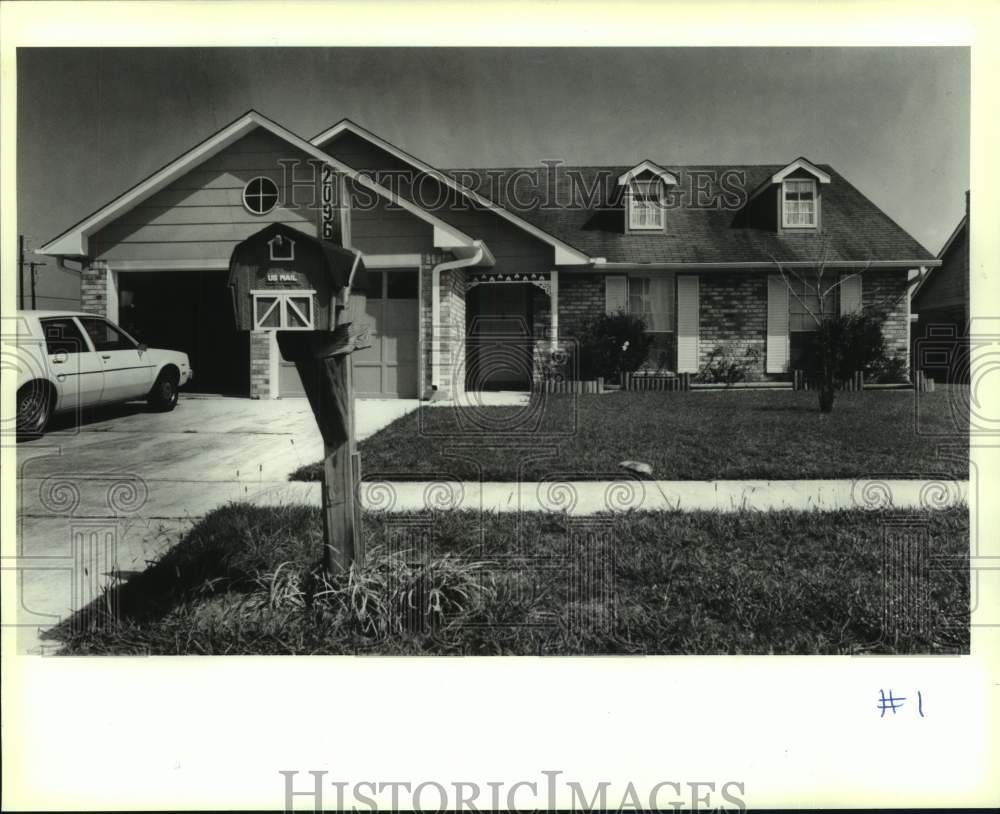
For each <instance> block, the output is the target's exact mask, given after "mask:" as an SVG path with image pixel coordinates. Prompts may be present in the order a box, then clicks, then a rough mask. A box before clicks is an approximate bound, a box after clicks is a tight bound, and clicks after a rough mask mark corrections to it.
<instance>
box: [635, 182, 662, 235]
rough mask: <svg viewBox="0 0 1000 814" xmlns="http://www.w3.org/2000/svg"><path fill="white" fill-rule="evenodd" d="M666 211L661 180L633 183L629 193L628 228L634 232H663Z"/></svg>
mask: <svg viewBox="0 0 1000 814" xmlns="http://www.w3.org/2000/svg"><path fill="white" fill-rule="evenodd" d="M665 213H666V209H664V206H663V200H662V198H661V196H660V181H659V179H656V180H651V181H633V182H632V184H631V187H630V189H629V192H628V228H629V229H630V230H632V231H649V230H654V229H658V230H662V229H663V226H664V222H665V221H664V214H665Z"/></svg>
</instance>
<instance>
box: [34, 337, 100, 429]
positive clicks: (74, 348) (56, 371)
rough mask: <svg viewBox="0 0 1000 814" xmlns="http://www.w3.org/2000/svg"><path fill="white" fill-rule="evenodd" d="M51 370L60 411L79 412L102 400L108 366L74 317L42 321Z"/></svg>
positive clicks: (57, 405)
mask: <svg viewBox="0 0 1000 814" xmlns="http://www.w3.org/2000/svg"><path fill="white" fill-rule="evenodd" d="M40 322H41V324H42V334H43V336H44V337H45V351H46V354H47V355H48V361H49V370H50V371H51V373H52V378H53V382H54V384H55V386H56V393H57V400H56V409H57V410H59V411H60V412H62V411H64V410H77V409H80V408H81V407H89V406H91V405H93V404H97V403H98V402H99V401H100V400H101V393H102V392H103V390H104V364H103V362H102V361H101V359H100V357H99V356H98V355H97V353H96V352H95V351H94V349H93V347H92V346H91V345H90V343H89V342H88V341H87V340H86V339H85V338H84V335H83V331H82V330H80V326H79V325H77V323H76V321H75V320H74V319H73V317H46V318H44V319H42V320H40Z"/></svg>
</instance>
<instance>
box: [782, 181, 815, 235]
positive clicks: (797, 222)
mask: <svg viewBox="0 0 1000 814" xmlns="http://www.w3.org/2000/svg"><path fill="white" fill-rule="evenodd" d="M816 223H817V219H816V182H815V181H814V180H813V179H812V178H786V179H785V180H784V181H783V182H782V186H781V225H782V226H783V227H785V228H789V229H815V228H816Z"/></svg>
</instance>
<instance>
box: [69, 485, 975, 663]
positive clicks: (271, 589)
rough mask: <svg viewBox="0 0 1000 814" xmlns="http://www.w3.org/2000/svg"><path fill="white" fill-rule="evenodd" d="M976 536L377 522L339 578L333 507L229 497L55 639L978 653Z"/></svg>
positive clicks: (943, 517)
mask: <svg viewBox="0 0 1000 814" xmlns="http://www.w3.org/2000/svg"><path fill="white" fill-rule="evenodd" d="M893 529H894V530H896V531H897V532H899V533H898V534H889V535H887V536H886V539H888V540H889V541H890V545H889V547H888V548H884V544H883V536H884V534H883V533H884V531H885V530H890V531H891V530H893ZM968 530H969V523H968V511H967V510H966V509H964V508H955V509H947V510H943V511H937V512H924V513H922V514H920V515H916V516H915V515H914V514H913V513H912V512H898V511H880V512H863V511H857V510H852V511H839V512H828V513H820V512H787V511H786V512H769V513H752V512H741V513H733V514H718V513H706V512H692V513H680V512H670V513H649V512H632V513H628V514H624V515H614V516H612V515H607V516H601V517H596V518H587V519H575V518H569V517H567V516H565V515H543V514H524V515H516V514H502V515H498V514H477V513H471V512H443V513H423V514H419V515H409V516H405V517H404V516H397V515H368V516H366V517H365V519H364V532H365V534H366V539H367V540H368V545H369V551H370V556H369V561H368V563H367V566H366V567H365V568H363V569H360V570H359V571H357V572H353V573H352V575H351V578H350V580H346V579H338V580H335V581H334V582H332V583H329V582H326V581H325V580H324V579H323V577H322V575H321V574H319V573H318V571H317V569H316V561H317V559H318V557H319V552H320V540H321V539H322V531H321V519H320V513H319V511H318V510H317V509H313V508H311V507H305V506H286V507H280V508H277V507H259V506H251V505H245V504H231V505H229V506H226V507H223V508H222V509H219V510H217V511H215V512H213V513H212V514H211V515H209V516H207V517H206V518H204V519H203V520H202V521H201V522H200V523H199V524H198V525H197V526H196V527H195V528H194V529H193V530H192V531H191V532H190V533H189V534H188V535H187V536H186V538H185V539H184V540H183V541H182V542H181V543H179V544H178V545H177V546H176V547H175V548H174V549H172V550H171V551H170V552H168V553H167V554H166V555H165V556H164V558H163V559H162V560H161V561H160V562H159V563H157V564H156V565H154V566H152V567H151V568H150V569H149V570H147V571H145V572H144V573H142V574H140V575H138V576H136V577H134V578H133V579H131V580H130V581H129V582H128V583H126V584H125V585H124V586H123V587H121V588H120V589H118V590H117V591H116V592H114V593H113V594H111V595H109V596H108V597H105V600H106V601H105V602H101V603H95V606H92V607H90V608H86V609H84V610H83V611H81V612H80V613H79V614H78V616H77V618H76V619H71V620H69V621H68V622H67V623H65V624H64V625H63V626H62V628H61V629H58V630H56V631H54V633H53V634H51V635H52V636H53V637H54V638H57V639H59V640H61V641H62V643H63V645H64V652H65V653H69V654H136V653H151V654H168V655H175V654H313V653H322V654H352V653H374V654H452V655H459V654H470V655H472V654H479V655H493V654H496V655H540V654H546V655H576V654H598V653H617V654H693V653H699V654H726V653H730V654H731V653H749V654H771V653H775V654H844V653H967V652H968V651H969V629H968V621H969V619H968V614H969V580H968ZM921 541H923V542H921ZM421 545H428V546H431V545H432V546H433V547H432V549H430V550H420V549H419V546H421ZM913 545H926V551H924V552H923V555H922V557H921V556H916V555H917V554H918V553H919V552H916V551H915V550H912V548H911V546H913ZM921 561H922V562H924V563H925V565H926V566H927V567H926V570H925V571H922V572H919V573H918V572H908V571H907V570H906V566H907V564H911V565H912V564H913V563H915V562H921ZM887 563H888V566H889V567H888V568H886V564H887ZM887 599H888V600H890V601H886V600H887ZM115 604H117V606H118V607H119V616H118V617H117V621H115V620H114V619H113V618H111V617H107V616H102V615H101V613H100V612H99V611H98V606H100V607H107V606H112V605H115ZM886 608H889V613H888V614H886V612H885V609H886ZM921 620H922V623H921Z"/></svg>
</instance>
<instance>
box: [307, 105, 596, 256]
mask: <svg viewBox="0 0 1000 814" xmlns="http://www.w3.org/2000/svg"><path fill="white" fill-rule="evenodd" d="M343 132H348V133H353V134H354V135H355V136H358V137H359V138H362V139H364V140H365V141H368V142H370V143H372V144H374V145H375V146H376V147H379V148H380V149H382V150H385V151H386V152H387V153H389V154H390V155H393V156H395V157H396V158H398V159H399V160H400V161H404V162H405V163H407V164H409V165H410V166H411V167H413V168H414V169H417V170H419V171H420V172H422V173H424V174H425V175H428V176H430V177H431V178H434V179H436V180H437V181H439V182H440V183H441V184H444V185H445V186H446V187H448V188H450V189H452V190H454V191H456V192H458V193H459V194H461V195H464V196H465V197H467V198H469V199H470V200H472V201H473V202H475V203H476V204H478V205H479V206H481V207H483V208H484V209H488V210H489V211H491V212H494V213H495V214H497V215H499V216H500V217H501V218H504V219H505V220H507V221H510V222H511V223H513V224H514V225H515V226H518V227H520V228H521V229H523V230H524V231H525V232H527V233H528V234H530V235H532V236H533V237H536V238H538V239H539V240H541V241H542V242H544V243H548V244H549V245H550V246H552V247H553V248H554V249H555V262H556V264H557V265H558V264H563V263H589V262H590V258H589V257H588V256H587V255H586V254H584V253H583V252H581V251H580V250H579V249H577V248H576V247H574V246H572V245H571V244H569V243H567V242H566V241H564V240H562V239H561V238H559V237H557V236H556V235H553V234H550V233H548V232H546V231H545V230H544V229H541V228H539V226H538V225H537V224H535V223H532V222H530V221H528V220H526V219H524V218H522V217H521V216H520V215H519V214H517V213H516V212H514V211H512V210H510V209H508V208H506V207H504V206H502V205H498V203H497V202H495V201H492V200H490V199H489V198H486V197H484V196H483V195H481V194H479V193H478V192H477V191H476V190H473V189H470V188H469V187H467V186H465V185H464V184H461V183H459V182H458V181H457V180H455V179H454V178H452V177H451V176H449V175H448V174H447V173H445V172H442V171H441V170H439V169H437V168H436V167H432V166H431V165H430V164H428V163H426V162H425V161H421V160H420V159H419V158H417V157H416V156H413V155H410V154H409V153H408V152H406V151H405V150H402V149H400V148H399V147H397V146H396V145H395V144H392V143H390V142H388V141H386V140H385V139H383V138H381V137H380V136H377V135H375V133H372V132H371V131H370V130H366V129H365V128H364V127H362V126H361V125H359V124H357V123H355V122H352V121H351V120H350V119H341V120H340V121H339V122H337V123H336V124H335V125H333V126H332V127H328V128H327V129H326V130H324V131H323V132H321V133H319V134H317V135H316V136H313V138H311V139H310V140H309V141H310V143H312V144H313V145H315V146H316V147H322V146H323V145H324V144H326V143H328V142H329V141H330V140H331V139H333V138H334V137H335V136H338V135H340V134H341V133H343Z"/></svg>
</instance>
